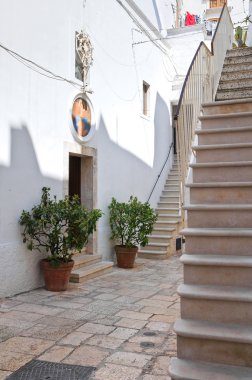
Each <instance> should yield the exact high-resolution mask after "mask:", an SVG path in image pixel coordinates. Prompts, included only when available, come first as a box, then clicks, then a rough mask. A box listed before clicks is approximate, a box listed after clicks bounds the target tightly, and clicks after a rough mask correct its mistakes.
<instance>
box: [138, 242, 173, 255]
mask: <svg viewBox="0 0 252 380" xmlns="http://www.w3.org/2000/svg"><path fill="white" fill-rule="evenodd" d="M169 246H170V245H169V243H158V242H157V243H156V242H155V243H152V242H150V243H149V244H147V245H146V246H145V247H143V248H141V251H143V250H144V251H159V252H162V253H164V252H167V250H168V247H169Z"/></svg>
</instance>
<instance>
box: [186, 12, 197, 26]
mask: <svg viewBox="0 0 252 380" xmlns="http://www.w3.org/2000/svg"><path fill="white" fill-rule="evenodd" d="M195 24H196V18H195V16H194V15H191V13H189V12H186V18H185V26H190V25H195Z"/></svg>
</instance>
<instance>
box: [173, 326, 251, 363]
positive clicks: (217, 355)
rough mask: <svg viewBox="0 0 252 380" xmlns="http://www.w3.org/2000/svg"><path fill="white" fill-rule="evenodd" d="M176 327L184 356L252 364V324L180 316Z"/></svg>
mask: <svg viewBox="0 0 252 380" xmlns="http://www.w3.org/2000/svg"><path fill="white" fill-rule="evenodd" d="M174 330H175V332H176V333H177V335H178V336H177V340H178V347H179V348H178V354H179V357H180V358H181V359H189V360H193V359H195V358H197V360H199V361H209V362H213V363H219V364H230V365H241V366H248V367H251V366H252V327H251V326H244V325H240V324H225V323H214V322H206V321H194V320H179V321H176V322H175V325H174ZM238 352H239V354H237V353H238Z"/></svg>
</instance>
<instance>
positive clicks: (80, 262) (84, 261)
mask: <svg viewBox="0 0 252 380" xmlns="http://www.w3.org/2000/svg"><path fill="white" fill-rule="evenodd" d="M101 259H102V255H86V254H84V255H78V256H75V255H74V256H73V260H74V267H73V270H75V269H78V268H80V267H84V266H87V265H90V264H95V263H97V262H99V261H101Z"/></svg>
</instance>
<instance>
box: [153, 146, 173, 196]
mask: <svg viewBox="0 0 252 380" xmlns="http://www.w3.org/2000/svg"><path fill="white" fill-rule="evenodd" d="M172 147H173V142H172V143H171V145H170V148H169V152H168V155H167V157H166V160H165V162H164V165H163V166H162V169H161V170H160V173H159V174H158V176H157V179H156V182H155V183H154V186H153V188H152V190H151V193H150V195H149V198H148V200H147V202H149V200H150V198H151V196H152V193H153V191H154V190H155V187H156V185H157V183H158V181H159V178H160V176H161V174H162V172H163V170H164V167H165V165H166V163H167V161H168V159H169V157H170V153H171V148H172Z"/></svg>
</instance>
